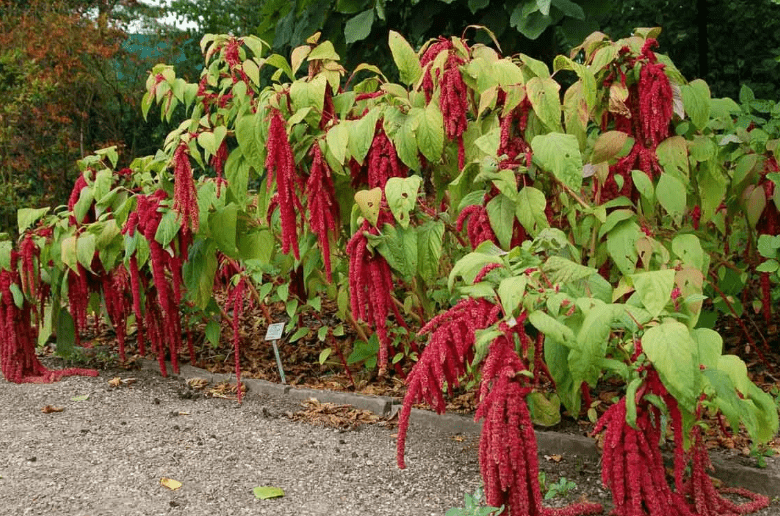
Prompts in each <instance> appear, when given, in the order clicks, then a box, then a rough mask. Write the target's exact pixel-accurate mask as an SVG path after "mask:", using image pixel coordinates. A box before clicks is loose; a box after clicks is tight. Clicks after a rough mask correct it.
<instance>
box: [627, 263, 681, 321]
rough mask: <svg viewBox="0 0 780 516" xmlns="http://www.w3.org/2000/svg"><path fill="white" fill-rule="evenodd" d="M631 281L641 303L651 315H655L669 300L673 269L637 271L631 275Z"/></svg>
mask: <svg viewBox="0 0 780 516" xmlns="http://www.w3.org/2000/svg"><path fill="white" fill-rule="evenodd" d="M631 281H632V282H633V283H634V289H635V290H636V292H637V294H638V295H639V299H640V300H641V301H642V305H644V307H645V308H646V309H647V311H648V312H650V315H651V316H653V317H657V316H658V315H659V314H660V313H661V312H662V311H663V309H664V307H665V306H666V305H667V303H669V301H670V300H671V295H672V289H674V269H665V270H661V271H650V272H639V273H637V274H633V275H632V276H631Z"/></svg>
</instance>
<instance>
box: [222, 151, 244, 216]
mask: <svg viewBox="0 0 780 516" xmlns="http://www.w3.org/2000/svg"><path fill="white" fill-rule="evenodd" d="M249 167H250V163H249V161H248V160H247V159H246V158H245V157H244V155H243V152H242V150H241V149H234V150H233V151H232V152H231V153H230V154H229V155H228V159H227V161H226V162H225V179H226V180H227V183H228V184H227V188H228V192H230V194H231V196H232V198H233V199H234V200H235V201H236V202H239V203H242V202H243V203H245V202H246V199H247V189H248V187H249Z"/></svg>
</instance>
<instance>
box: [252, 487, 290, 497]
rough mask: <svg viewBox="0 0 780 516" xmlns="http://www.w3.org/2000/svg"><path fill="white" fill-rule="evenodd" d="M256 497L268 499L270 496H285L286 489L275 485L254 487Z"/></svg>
mask: <svg viewBox="0 0 780 516" xmlns="http://www.w3.org/2000/svg"><path fill="white" fill-rule="evenodd" d="M252 492H253V493H254V495H255V498H258V499H260V500H268V499H269V498H280V497H282V496H284V490H283V489H281V488H279V487H273V486H260V487H255V488H254V489H252Z"/></svg>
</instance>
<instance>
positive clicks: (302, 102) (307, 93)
mask: <svg viewBox="0 0 780 516" xmlns="http://www.w3.org/2000/svg"><path fill="white" fill-rule="evenodd" d="M327 84H328V81H327V79H326V78H325V76H324V75H317V76H315V77H314V78H313V79H312V80H311V81H304V80H303V79H299V80H297V81H295V82H294V83H292V85H290V99H291V100H292V102H293V106H294V108H295V111H298V110H300V109H304V108H307V107H311V108H314V109H315V110H317V111H318V112H320V113H321V112H322V110H323V107H324V104H325V87H326V86H327Z"/></svg>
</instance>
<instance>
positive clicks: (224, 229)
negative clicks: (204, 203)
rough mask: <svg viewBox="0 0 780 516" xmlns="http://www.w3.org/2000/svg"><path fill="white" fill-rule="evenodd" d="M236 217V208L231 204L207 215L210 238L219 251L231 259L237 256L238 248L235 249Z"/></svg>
mask: <svg viewBox="0 0 780 516" xmlns="http://www.w3.org/2000/svg"><path fill="white" fill-rule="evenodd" d="M237 217H238V206H237V205H235V204H232V203H231V204H228V205H227V206H225V207H224V208H222V209H220V210H217V211H216V212H214V213H212V214H211V215H209V229H210V230H211V236H213V237H214V241H215V242H216V244H217V247H218V248H219V250H220V251H222V252H223V253H225V254H226V255H227V256H230V257H231V258H235V257H237V256H238V248H237V247H236V220H237Z"/></svg>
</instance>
